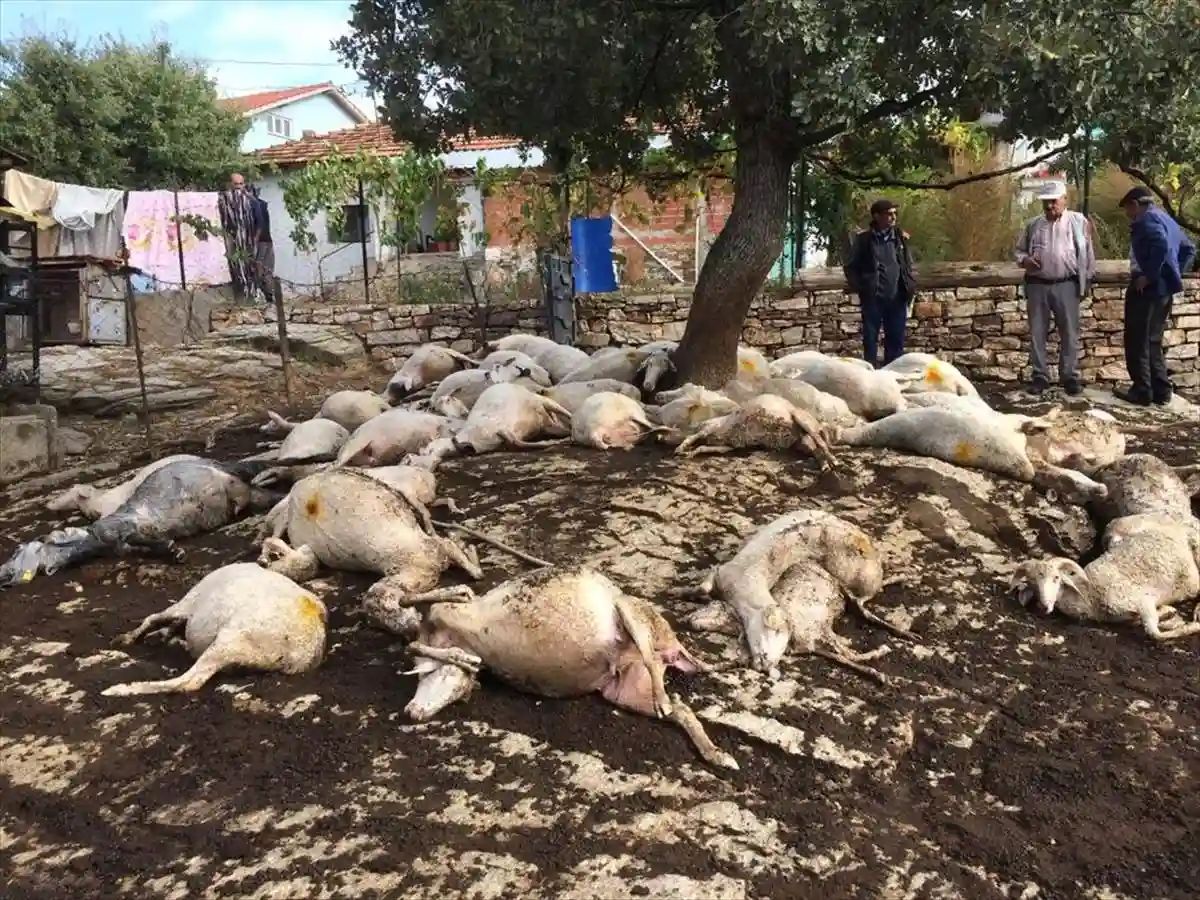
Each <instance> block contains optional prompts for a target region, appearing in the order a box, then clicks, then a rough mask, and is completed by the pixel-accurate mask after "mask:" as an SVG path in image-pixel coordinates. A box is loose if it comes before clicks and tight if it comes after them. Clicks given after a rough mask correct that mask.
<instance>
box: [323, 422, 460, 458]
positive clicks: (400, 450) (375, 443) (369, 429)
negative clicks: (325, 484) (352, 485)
mask: <svg viewBox="0 0 1200 900" xmlns="http://www.w3.org/2000/svg"><path fill="white" fill-rule="evenodd" d="M457 428H458V423H457V422H455V421H454V420H452V419H448V418H446V417H445V416H439V415H435V414H433V413H427V412H417V411H416V410H411V409H404V408H399V409H393V410H389V411H388V412H385V413H384V414H383V415H381V416H376V417H375V418H374V419H372V420H371V421H370V422H367V423H365V424H364V425H362V426H361V427H359V428H358V429H356V430H355V432H354V433H353V434H351V435H350V437H349V438H348V439H347V440H346V443H345V444H344V445H343V446H342V449H341V450H340V451H339V452H338V454H337V459H336V464H337V465H339V466H390V465H394V464H395V463H398V462H400V461H401V460H402V459H403V458H404V457H405V456H407V455H409V454H415V453H420V452H421V451H422V450H423V449H424V448H425V447H426V446H427V445H428V444H430V443H431V442H433V441H434V440H436V439H438V438H443V437H448V436H449V435H451V434H452V433H453V432H454V431H455V430H456V429H457Z"/></svg>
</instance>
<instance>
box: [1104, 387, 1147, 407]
mask: <svg viewBox="0 0 1200 900" xmlns="http://www.w3.org/2000/svg"><path fill="white" fill-rule="evenodd" d="M1113 396H1114V397H1116V398H1117V399H1118V400H1124V401H1125V402H1126V403H1132V404H1133V405H1134V406H1149V405H1150V398H1149V397H1147V396H1146V395H1145V394H1142V393H1139V392H1138V391H1135V390H1133V389H1132V388H1130V389H1129V390H1125V391H1113Z"/></svg>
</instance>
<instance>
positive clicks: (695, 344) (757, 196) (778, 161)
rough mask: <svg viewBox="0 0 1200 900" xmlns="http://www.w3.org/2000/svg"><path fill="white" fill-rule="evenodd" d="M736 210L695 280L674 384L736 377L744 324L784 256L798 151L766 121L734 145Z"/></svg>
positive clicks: (677, 354)
mask: <svg viewBox="0 0 1200 900" xmlns="http://www.w3.org/2000/svg"><path fill="white" fill-rule="evenodd" d="M737 154H738V155H737V163H736V168H735V170H734V189H735V191H736V193H735V194H734V198H733V209H732V211H731V212H730V214H729V220H728V221H727V222H726V223H725V227H724V228H723V229H722V230H721V233H720V234H719V235H717V239H716V241H714V242H713V245H712V249H711V250H710V251H709V253H708V257H707V258H706V259H705V260H704V266H703V268H701V270H700V274H699V276H698V277H697V279H696V290H695V293H694V294H693V297H692V308H691V312H690V313H689V314H688V320H687V328H686V329H685V330H684V333H683V339H682V340H681V341H680V342H679V349H678V350H677V351H676V352H675V365H676V368H677V373H676V376H675V378H674V379H673V380H674V381H675V382H676V383H679V384H682V383H684V382H687V381H691V382H693V383H695V384H699V385H703V386H705V387H710V388H719V387H721V386H722V385H724V384H725V383H726V382H727V381H729V379H731V378H732V377H733V376H734V374H735V373H736V371H737V346H738V339H739V338H740V337H741V334H742V323H743V322H744V321H745V319H746V313H747V312H749V310H750V303H751V302H752V301H753V300H754V297H755V295H757V294H758V292H759V290H761V288H762V286H763V282H764V281H766V278H767V275H769V274H770V272H771V266H773V265H774V264H775V261H776V260H778V259H779V255H780V254H781V253H782V252H783V233H784V230H785V229H786V227H787V211H788V192H789V188H790V177H791V171H792V165H793V164H794V163H795V161H796V159H797V157H798V152H797V150H796V149H795V148H794V147H793V146H792V144H791V143H790V142H789V141H788V140H787V138H786V137H784V136H783V135H780V134H778V133H777V132H775V131H774V130H773V129H771V128H770V127H769V126H767V125H766V124H765V123H763V124H760V125H759V127H758V128H756V129H754V131H753V132H752V133H751V134H749V135H747V138H746V139H745V140H739V141H738V151H737Z"/></svg>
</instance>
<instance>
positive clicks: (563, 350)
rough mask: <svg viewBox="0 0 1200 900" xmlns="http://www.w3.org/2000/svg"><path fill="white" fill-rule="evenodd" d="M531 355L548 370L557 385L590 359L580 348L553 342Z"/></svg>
mask: <svg viewBox="0 0 1200 900" xmlns="http://www.w3.org/2000/svg"><path fill="white" fill-rule="evenodd" d="M530 355H531V356H532V357H533V360H534V362H536V363H537V364H538V365H539V366H541V367H542V368H543V369H545V370H546V372H547V373H548V374H549V375H550V379H551V381H553V382H554V383H555V384H558V382H560V381H562V380H563V378H564V377H566V375H567V374H568V373H569V372H571V371H572V370H574V369H577V368H579V367H580V366H582V365H585V364H586V363H587V361H588V359H589V357H588V355H587V354H586V353H584V352H583V351H582V350H580V349H579V348H578V347H572V346H570V345H569V344H555V343H553V342H552V343H551V345H550V346H549V347H543V348H541V349H540V350H538V351H537V352H536V353H532V354H530Z"/></svg>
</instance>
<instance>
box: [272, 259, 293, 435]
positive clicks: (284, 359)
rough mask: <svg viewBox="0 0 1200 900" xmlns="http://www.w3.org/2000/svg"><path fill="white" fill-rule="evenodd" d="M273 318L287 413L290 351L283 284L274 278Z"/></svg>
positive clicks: (290, 387) (290, 384)
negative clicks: (274, 319) (276, 330)
mask: <svg viewBox="0 0 1200 900" xmlns="http://www.w3.org/2000/svg"><path fill="white" fill-rule="evenodd" d="M272 287H274V288H275V318H276V321H277V323H278V327H279V360H280V362H281V363H282V364H283V402H284V404H285V405H286V406H287V408H288V411H289V413H291V412H292V411H293V410H292V349H291V347H289V346H288V333H287V313H285V312H284V310H283V284H282V282H281V281H280V280H279V276H275V278H274V282H273V284H272Z"/></svg>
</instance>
